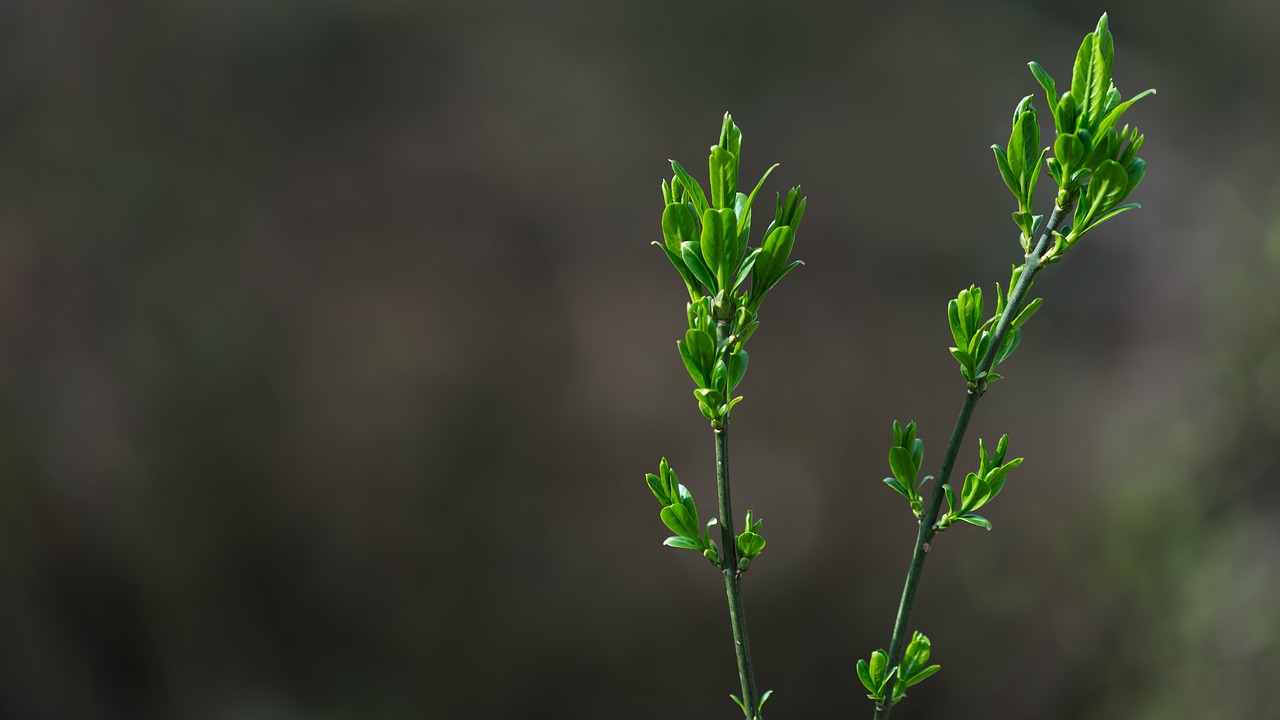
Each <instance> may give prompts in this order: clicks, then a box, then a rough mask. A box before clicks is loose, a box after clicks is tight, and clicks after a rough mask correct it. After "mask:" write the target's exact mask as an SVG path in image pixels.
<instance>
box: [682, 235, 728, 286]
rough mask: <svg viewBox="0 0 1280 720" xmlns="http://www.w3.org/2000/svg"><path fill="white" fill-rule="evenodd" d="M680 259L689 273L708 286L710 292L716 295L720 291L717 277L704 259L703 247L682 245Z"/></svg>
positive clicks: (696, 244)
mask: <svg viewBox="0 0 1280 720" xmlns="http://www.w3.org/2000/svg"><path fill="white" fill-rule="evenodd" d="M680 259H681V260H684V264H685V265H686V266H688V268H689V272H691V273H693V276H694V277H695V278H697V279H698V282H700V283H702V284H703V285H706V286H707V290H708V291H710V292H711V293H715V292H717V291H718V290H719V289H720V286H718V285H716V280H715V275H714V274H713V273H712V272H711V269H710V268H708V267H707V263H706V262H705V261H703V259H702V246H701V245H700V244H699V243H696V242H685V243H680Z"/></svg>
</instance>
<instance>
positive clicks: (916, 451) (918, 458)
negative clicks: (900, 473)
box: [911, 438, 924, 473]
mask: <svg viewBox="0 0 1280 720" xmlns="http://www.w3.org/2000/svg"><path fill="white" fill-rule="evenodd" d="M911 463H912V464H913V465H915V466H916V472H917V473H918V472H920V466H921V465H923V464H924V441H923V440H921V439H920V438H916V439H915V442H913V443H911Z"/></svg>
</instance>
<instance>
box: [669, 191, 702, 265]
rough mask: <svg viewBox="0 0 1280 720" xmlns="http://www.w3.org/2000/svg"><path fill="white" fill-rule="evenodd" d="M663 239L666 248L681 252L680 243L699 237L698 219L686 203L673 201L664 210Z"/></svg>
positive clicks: (677, 252) (692, 240)
mask: <svg viewBox="0 0 1280 720" xmlns="http://www.w3.org/2000/svg"><path fill="white" fill-rule="evenodd" d="M662 239H663V242H664V243H665V244H666V248H667V249H668V250H670V251H671V252H673V253H676V254H679V253H680V243H684V242H694V241H696V240H697V239H698V219H697V218H696V217H694V216H693V211H692V210H690V209H689V206H688V205H687V204H685V203H672V204H670V205H668V206H667V207H666V208H665V209H664V210H663V211H662Z"/></svg>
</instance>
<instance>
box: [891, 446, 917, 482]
mask: <svg viewBox="0 0 1280 720" xmlns="http://www.w3.org/2000/svg"><path fill="white" fill-rule="evenodd" d="M889 467H890V469H892V470H893V475H894V477H896V478H897V479H898V482H900V483H902V484H903V485H904V486H909V487H910V486H914V485H915V484H916V473H917V470H916V467H915V465H914V464H913V463H912V462H911V453H910V452H908V451H907V449H906V448H904V447H899V446H896V445H895V446H894V447H891V448H889Z"/></svg>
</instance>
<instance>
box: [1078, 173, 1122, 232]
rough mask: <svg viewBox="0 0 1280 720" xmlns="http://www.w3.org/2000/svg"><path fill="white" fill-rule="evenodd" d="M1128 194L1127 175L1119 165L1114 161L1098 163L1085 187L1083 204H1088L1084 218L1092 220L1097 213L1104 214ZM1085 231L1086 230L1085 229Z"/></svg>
mask: <svg viewBox="0 0 1280 720" xmlns="http://www.w3.org/2000/svg"><path fill="white" fill-rule="evenodd" d="M1128 192H1129V173H1128V172H1126V171H1125V169H1124V167H1122V166H1121V165H1120V163H1118V162H1116V161H1114V160H1103V161H1102V162H1101V163H1099V165H1098V167H1097V169H1096V170H1094V171H1093V176H1092V177H1090V178H1089V184H1088V185H1086V186H1085V202H1087V203H1088V204H1089V209H1088V212H1087V213H1086V214H1085V218H1088V219H1092V218H1093V217H1094V216H1095V215H1096V214H1097V213H1100V212H1106V211H1108V210H1110V209H1111V208H1113V207H1115V206H1116V205H1119V204H1120V201H1121V200H1124V196H1125V194H1126V193H1128ZM1085 230H1088V228H1087V227H1086V228H1085Z"/></svg>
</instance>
